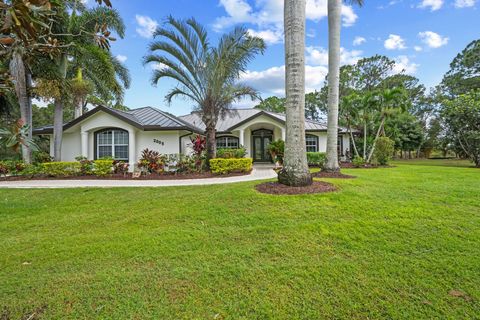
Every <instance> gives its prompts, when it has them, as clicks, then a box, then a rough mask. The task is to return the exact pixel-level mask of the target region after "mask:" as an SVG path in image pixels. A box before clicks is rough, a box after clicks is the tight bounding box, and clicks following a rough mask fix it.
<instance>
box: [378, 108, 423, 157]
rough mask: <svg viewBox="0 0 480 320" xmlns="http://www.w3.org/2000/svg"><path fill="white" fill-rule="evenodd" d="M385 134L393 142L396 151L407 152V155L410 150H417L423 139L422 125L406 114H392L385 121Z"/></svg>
mask: <svg viewBox="0 0 480 320" xmlns="http://www.w3.org/2000/svg"><path fill="white" fill-rule="evenodd" d="M385 134H386V136H388V137H390V138H392V139H393V141H395V149H396V150H399V151H408V152H409V154H410V152H411V151H412V150H419V147H420V146H421V145H422V143H423V139H424V133H423V126H422V124H421V123H420V121H419V120H418V119H417V118H416V117H415V116H413V115H411V114H409V113H407V112H402V113H397V114H394V115H393V116H392V117H390V118H389V119H387V121H386V122H385Z"/></svg>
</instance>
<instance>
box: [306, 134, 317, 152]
mask: <svg viewBox="0 0 480 320" xmlns="http://www.w3.org/2000/svg"><path fill="white" fill-rule="evenodd" d="M305 144H306V146H307V152H318V137H317V136H314V135H311V134H307V135H306V136H305Z"/></svg>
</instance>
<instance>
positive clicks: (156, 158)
mask: <svg viewBox="0 0 480 320" xmlns="http://www.w3.org/2000/svg"><path fill="white" fill-rule="evenodd" d="M166 160H167V156H165V155H161V154H160V152H158V151H154V150H149V149H144V150H143V151H142V156H141V157H140V161H139V162H138V164H137V166H138V168H139V169H140V170H142V171H146V172H150V173H152V172H156V173H160V172H163V170H164V167H165V162H166Z"/></svg>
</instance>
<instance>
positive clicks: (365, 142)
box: [363, 120, 367, 160]
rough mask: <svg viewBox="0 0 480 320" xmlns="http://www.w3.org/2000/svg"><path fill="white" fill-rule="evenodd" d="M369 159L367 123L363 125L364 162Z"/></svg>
mask: <svg viewBox="0 0 480 320" xmlns="http://www.w3.org/2000/svg"><path fill="white" fill-rule="evenodd" d="M366 158H367V121H366V120H365V122H364V124H363V160H366Z"/></svg>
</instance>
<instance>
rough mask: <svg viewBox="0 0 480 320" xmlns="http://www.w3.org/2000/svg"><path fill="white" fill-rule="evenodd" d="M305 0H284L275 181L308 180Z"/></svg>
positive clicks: (298, 183) (307, 182)
mask: <svg viewBox="0 0 480 320" xmlns="http://www.w3.org/2000/svg"><path fill="white" fill-rule="evenodd" d="M305 6H306V2H305V0H285V2H284V25H285V28H284V29H285V91H286V96H287V98H286V121H285V122H286V131H287V132H286V141H285V155H284V166H283V169H282V170H281V171H280V172H279V173H278V181H279V182H280V183H282V184H285V185H289V186H295V187H300V186H307V185H311V184H312V176H311V174H310V170H309V168H308V163H307V150H306V145H305Z"/></svg>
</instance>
